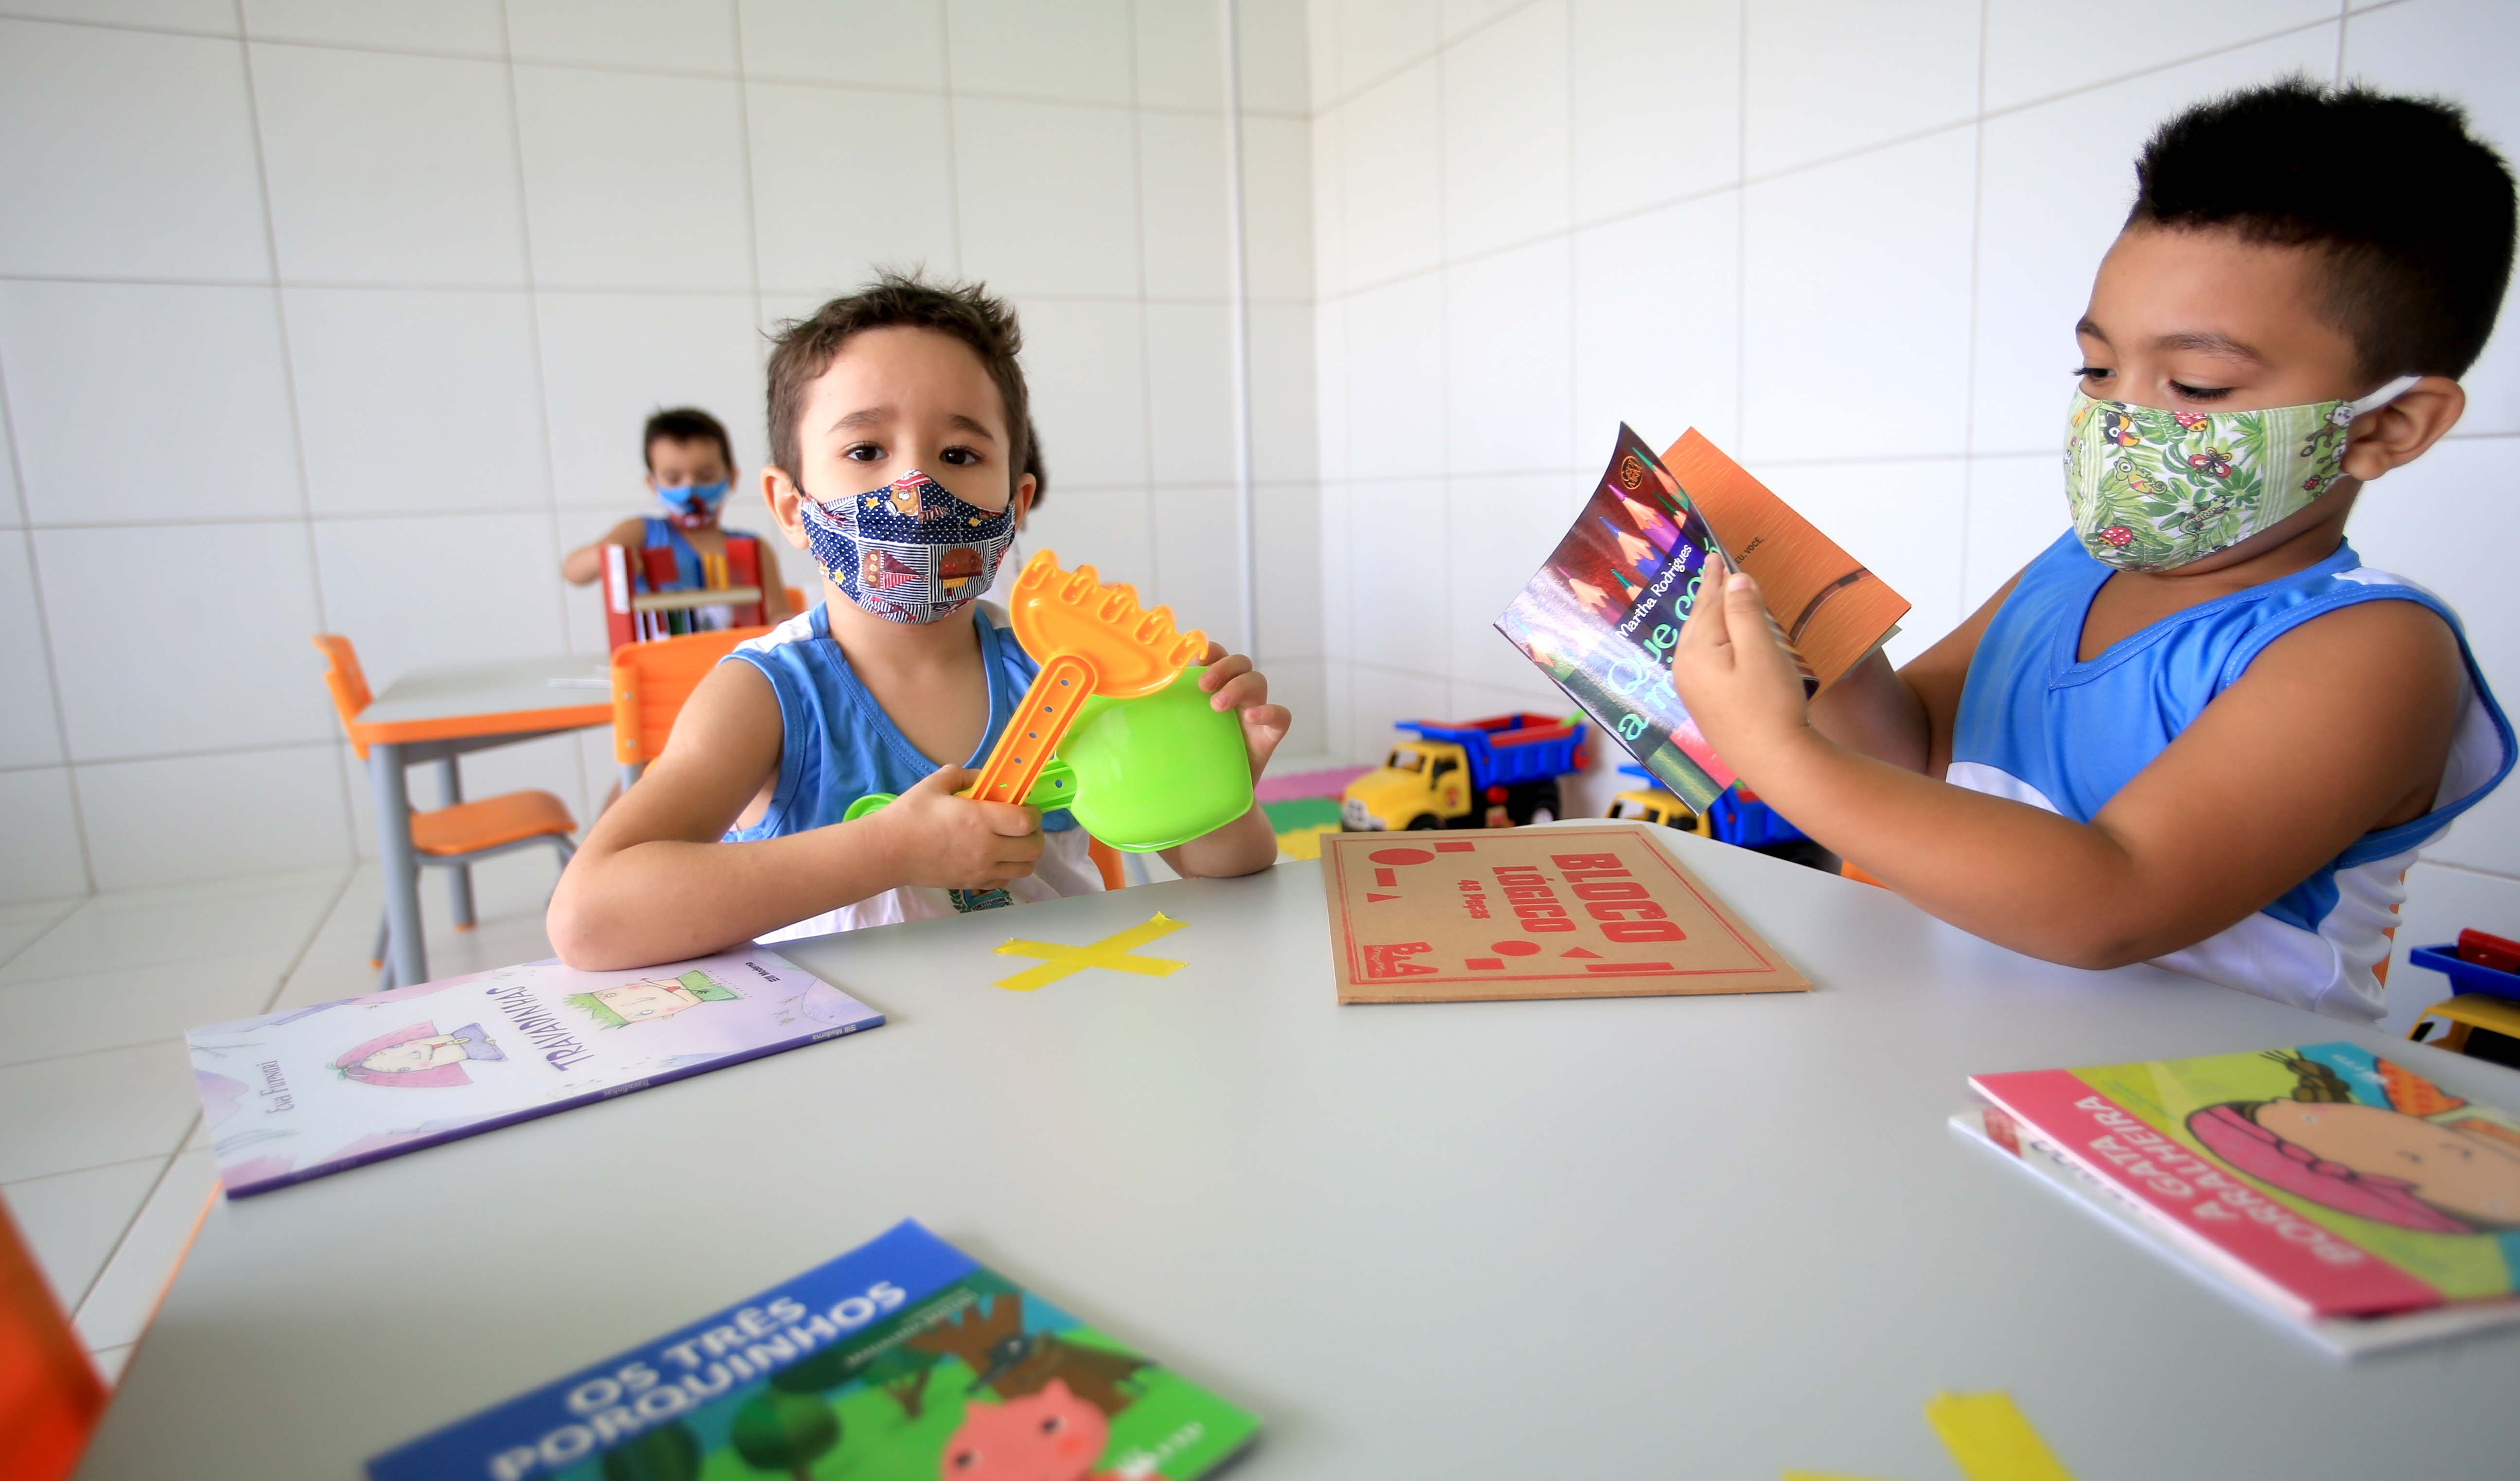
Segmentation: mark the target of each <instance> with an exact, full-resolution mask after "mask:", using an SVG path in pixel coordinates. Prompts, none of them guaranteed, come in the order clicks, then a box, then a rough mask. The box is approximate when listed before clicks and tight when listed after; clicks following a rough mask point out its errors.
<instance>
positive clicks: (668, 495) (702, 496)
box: [656, 478, 727, 529]
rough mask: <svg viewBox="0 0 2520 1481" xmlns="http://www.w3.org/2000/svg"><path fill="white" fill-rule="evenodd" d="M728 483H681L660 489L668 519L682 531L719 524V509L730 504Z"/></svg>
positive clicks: (657, 494)
mask: <svg viewBox="0 0 2520 1481" xmlns="http://www.w3.org/2000/svg"><path fill="white" fill-rule="evenodd" d="M726 486H727V485H726V480H725V479H724V478H720V479H719V480H717V481H716V482H715V483H677V484H673V485H671V486H670V487H665V488H659V489H658V490H656V497H657V499H659V500H660V501H662V502H663V504H664V506H665V517H666V518H668V519H671V520H673V521H674V524H675V525H676V527H678V528H681V529H699V528H702V527H704V526H706V525H710V524H715V523H716V522H717V510H718V506H719V505H721V504H724V503H725V502H726Z"/></svg>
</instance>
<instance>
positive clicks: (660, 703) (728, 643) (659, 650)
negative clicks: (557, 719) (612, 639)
mask: <svg viewBox="0 0 2520 1481" xmlns="http://www.w3.org/2000/svg"><path fill="white" fill-rule="evenodd" d="M768 631H770V629H768V628H766V627H736V628H729V629H727V630H726V631H725V632H722V633H690V634H686V635H685V636H683V637H680V638H659V639H656V640H655V641H654V642H652V643H626V644H623V645H622V646H621V647H619V648H616V649H614V650H613V651H612V759H613V760H615V761H618V762H620V763H621V764H622V765H624V766H643V765H645V764H647V763H648V762H651V761H653V760H655V759H656V758H657V757H658V756H659V755H662V754H663V753H664V750H665V741H666V740H667V739H668V738H669V737H671V736H672V735H673V734H674V717H675V716H677V715H679V714H681V713H682V712H683V701H684V700H686V699H689V698H690V697H691V696H692V691H693V690H695V689H697V688H699V683H700V681H701V680H702V679H704V678H706V677H708V671H709V670H710V669H713V668H715V667H717V661H718V660H719V659H720V658H723V657H725V656H726V655H727V654H728V653H730V652H733V651H735V646H736V645H737V644H739V643H742V642H743V641H744V640H745V639H747V638H758V637H760V636H761V635H762V634H763V633H766V632H768Z"/></svg>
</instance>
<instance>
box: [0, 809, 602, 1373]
mask: <svg viewBox="0 0 2520 1481" xmlns="http://www.w3.org/2000/svg"><path fill="white" fill-rule="evenodd" d="M556 877H558V872H557V870H556V868H555V864H554V861H553V859H552V857H551V856H550V854H549V853H547V852H544V851H542V850H533V851H529V852H526V853H521V854H512V855H508V856H506V857H504V858H499V859H493V860H491V861H490V862H488V863H486V864H483V865H480V866H478V867H477V868H476V869H475V870H474V871H473V893H474V899H475V902H476V913H477V914H478V916H479V918H480V924H479V926H478V927H477V928H476V929H473V930H472V931H468V932H463V933H458V932H457V931H456V930H455V929H454V926H453V923H452V921H451V920H449V919H448V916H447V913H446V894H445V884H444V880H443V878H442V877H441V876H440V875H438V873H437V872H435V871H431V872H429V874H427V875H425V876H424V878H423V881H422V898H423V901H424V910H425V912H426V914H427V918H428V947H429V961H428V965H429V972H430V975H432V976H452V975H454V974H456V973H458V972H468V971H478V970H481V969H483V968H485V967H492V966H501V965H507V964H509V963H512V962H528V961H532V960H534V959H535V958H538V957H547V956H550V955H551V945H550V942H549V940H548V939H547V938H546V937H545V936H544V934H543V905H544V903H545V901H546V900H547V899H548V898H549V896H550V893H551V886H552V882H553V880H554V879H555V878H556ZM381 894H382V883H381V880H380V877H379V875H378V873H377V868H376V866H375V865H373V864H369V865H363V866H360V867H359V868H357V869H355V870H337V869H327V870H318V871H304V872H295V873H290V874H278V875H248V876H244V877H240V878H235V879H227V880H221V881H219V882H216V883H210V884H190V885H178V886H170V887H166V888H159V889H147V890H131V891H125V892H122V893H116V894H105V895H94V896H90V897H87V898H85V899H78V900H57V901H44V902H39V903H36V904H30V905H11V906H5V907H0V1022H5V1023H7V1024H8V1025H9V1028H10V1031H9V1032H8V1033H7V1034H5V1035H0V1198H5V1199H6V1200H7V1202H8V1207H9V1212H10V1213H11V1214H12V1215H13V1216H14V1217H15V1218H16V1219H17V1221H18V1225H19V1227H20V1228H21V1229H22V1231H23V1232H24V1234H25V1235H26V1238H27V1240H28V1241H29V1242H30V1243H31V1244H32V1245H33V1246H34V1252H35V1258H36V1261H37V1263H39V1264H40V1265H42V1267H43V1269H44V1274H45V1275H46V1276H47V1277H48V1278H49V1279H51V1280H52V1283H53V1288H54V1290H55V1291H56V1292H57V1293H58V1294H59V1295H60V1297H61V1301H62V1305H63V1307H64V1309H65V1310H67V1311H69V1312H71V1313H73V1320H74V1322H75V1324H76V1326H77V1328H78V1332H79V1336H80V1338H81V1340H82V1341H84V1342H85V1343H86V1344H87V1346H88V1349H89V1351H90V1353H91V1355H92V1356H93V1357H94V1358H95V1360H96V1363H97V1367H98V1369H99V1370H101V1371H102V1372H103V1373H104V1374H105V1376H106V1378H107V1380H108V1381H109V1382H110V1381H112V1379H114V1378H115V1377H116V1376H118V1375H119V1374H120V1373H121V1371H122V1365H123V1362H124V1360H125V1359H126V1358H128V1357H129V1356H130V1353H131V1349H132V1346H133V1344H134V1343H136V1342H137V1341H138V1340H139V1338H140V1333H141V1329H142V1327H144V1326H145V1325H147V1324H148V1320H149V1314H150V1312H151V1311H152V1309H154V1308H155V1307H156V1305H157V1302H158V1293H159V1292H160V1291H162V1290H163V1289H164V1288H165V1284H166V1280H167V1278H168V1277H169V1276H171V1275H172V1274H173V1273H174V1270H175V1267H176V1265H177V1263H178V1262H179V1261H181V1260H182V1258H183V1253H184V1249H185V1246H186V1245H187V1244H188V1243H189V1242H190V1240H191V1238H192V1234H193V1229H194V1226H195V1225H196V1224H197V1223H198V1222H199V1220H200V1218H201V1214H202V1211H203V1209H204V1208H205V1207H206V1206H207V1204H208V1200H209V1199H210V1198H211V1197H212V1196H213V1195H214V1194H215V1193H216V1191H217V1188H218V1170H217V1167H216V1165H215V1164H214V1163H213V1161H212V1159H211V1155H210V1152H209V1150H208V1147H207V1145H206V1144H205V1142H204V1140H203V1138H202V1137H201V1135H200V1130H201V1116H200V1114H199V1109H200V1107H199V1104H198V1102H196V1100H194V1097H193V1077H192V1074H191V1071H190V1069H189V1067H188V1065H187V1064H186V1061H185V1058H184V1053H183V1034H184V1030H186V1029H188V1028H192V1027H194V1026H196V1025H199V1024H203V1023H216V1022H219V1021H221V1020H223V1019H229V1018H242V1017H249V1016H251V1015H253V1014H255V1013H262V1012H271V1011H276V1010H279V1009H281V1008H285V1007H291V1006H294V1005H297V1004H302V1003H320V1002H323V1001H325V1000H327V999H331V998H345V997H350V996H352V995H355V994H358V993H364V992H371V991H374V990H375V987H376V972H375V969H374V968H372V967H370V966H369V965H368V947H369V944H370V942H371V940H372V939H373V936H374V933H375V931H376V924H377V910H378V902H379V899H380V897H381Z"/></svg>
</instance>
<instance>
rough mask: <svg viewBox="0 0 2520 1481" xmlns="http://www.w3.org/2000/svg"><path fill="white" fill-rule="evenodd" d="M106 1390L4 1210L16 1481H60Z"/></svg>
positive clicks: (0, 1435) (8, 1409)
mask: <svg viewBox="0 0 2520 1481" xmlns="http://www.w3.org/2000/svg"><path fill="white" fill-rule="evenodd" d="M105 1400H106V1388H105V1383H104V1381H103V1380H102V1379H100V1378H99V1377H98V1376H97V1373H96V1369H95V1368H94V1367H93V1366H92V1365H91V1364H90V1363H89V1362H88V1357H87V1352H86V1350H85V1349H83V1348H81V1347H80V1346H79V1341H78V1336H77V1334H76V1333H74V1332H73V1331H71V1329H70V1323H69V1318H67V1317H66V1316H64V1315H63V1314H62V1306H61V1303H60V1302H59V1301H57V1300H55V1299H54V1298H53V1288H52V1286H51V1285H50V1284H49V1283H47V1282H46V1281H45V1279H44V1273H43V1271H42V1270H41V1269H40V1268H39V1267H37V1266H36V1264H35V1258H34V1255H33V1253H32V1252H31V1251H29V1250H28V1249H27V1248H26V1241H25V1239H24V1237H23V1236H22V1235H21V1234H19V1233H18V1226H17V1225H16V1224H15V1223H13V1222H12V1221H11V1220H10V1218H9V1209H8V1205H7V1204H5V1203H0V1460H6V1461H7V1463H8V1471H9V1474H10V1475H11V1476H12V1477H16V1478H18V1481H61V1478H63V1477H65V1476H67V1475H68V1474H69V1473H70V1470H71V1468H72V1467H73V1466H75V1465H77V1464H78V1459H79V1453H80V1452H81V1451H83V1450H85V1449H86V1448H87V1437H88V1432H89V1431H90V1430H92V1429H94V1428H96V1421H97V1419H98V1417H99V1416H100V1415H102V1414H104V1413H105Z"/></svg>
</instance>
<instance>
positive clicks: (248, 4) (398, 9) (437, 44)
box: [201, 0, 507, 57]
mask: <svg viewBox="0 0 2520 1481" xmlns="http://www.w3.org/2000/svg"><path fill="white" fill-rule="evenodd" d="M201 3H202V4H203V5H204V6H210V5H213V4H214V0H201ZM244 3H245V29H246V34H247V35H248V36H251V37H253V38H254V39H255V40H257V41H311V42H315V43H317V44H318V45H332V46H375V47H386V48H395V49H401V48H409V49H411V50H413V51H429V52H462V53H466V54H469V55H472V56H475V57H496V56H499V55H501V54H502V53H503V52H504V51H505V50H506V47H507V39H506V37H505V36H504V35H503V34H502V33H501V31H500V28H499V12H500V4H499V0H437V3H436V4H434V5H404V4H399V3H397V0H244ZM217 8H219V9H225V7H217Z"/></svg>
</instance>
